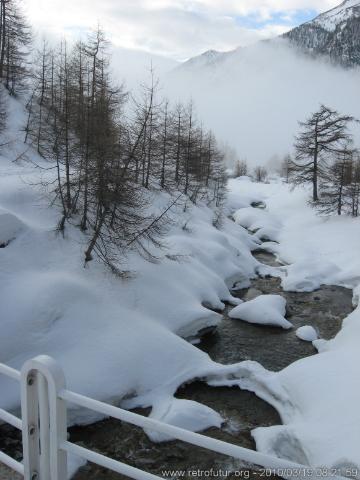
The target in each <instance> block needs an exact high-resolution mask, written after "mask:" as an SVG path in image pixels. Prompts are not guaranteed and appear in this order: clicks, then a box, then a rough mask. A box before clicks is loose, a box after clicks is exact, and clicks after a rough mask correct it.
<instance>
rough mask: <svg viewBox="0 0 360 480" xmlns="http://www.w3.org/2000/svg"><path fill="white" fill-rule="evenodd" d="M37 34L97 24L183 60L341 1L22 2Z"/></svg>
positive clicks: (246, 40)
mask: <svg viewBox="0 0 360 480" xmlns="http://www.w3.org/2000/svg"><path fill="white" fill-rule="evenodd" d="M24 3H25V6H26V14H27V16H28V18H29V20H30V22H31V24H32V25H33V26H34V27H35V31H37V32H38V33H39V34H40V35H41V34H42V33H43V32H47V33H48V34H49V33H50V34H54V35H59V34H60V35H64V34H65V35H70V36H73V35H75V36H78V35H79V33H80V32H84V31H86V30H87V29H89V27H92V26H95V25H96V24H97V23H100V24H101V25H102V27H103V28H104V30H105V31H106V33H107V35H108V37H109V38H110V40H111V41H112V42H113V43H114V44H115V45H117V46H119V47H124V48H130V49H136V50H143V51H146V52H150V53H153V54H160V55H163V56H166V57H170V58H173V59H176V60H184V59H186V58H189V57H191V56H194V55H197V54H199V53H202V52H204V51H205V50H208V49H218V50H229V49H232V48H235V47H237V46H240V45H247V44H250V43H253V42H254V41H256V40H258V39H259V38H266V37H270V36H274V35H277V34H280V33H282V32H284V31H286V30H288V29H290V28H291V27H293V26H295V25H298V24H299V23H302V22H304V21H306V20H308V19H311V18H312V17H314V16H315V15H316V14H317V13H319V12H321V11H325V10H328V9H329V8H332V7H334V6H336V5H337V4H338V3H340V0H24Z"/></svg>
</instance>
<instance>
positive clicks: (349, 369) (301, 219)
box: [214, 180, 360, 476]
mask: <svg viewBox="0 0 360 480" xmlns="http://www.w3.org/2000/svg"><path fill="white" fill-rule="evenodd" d="M232 187H233V188H236V189H237V185H236V184H234V183H233V184H232ZM241 194H244V196H245V197H246V198H248V197H249V196H259V197H262V198H263V199H264V201H265V202H266V205H267V209H266V211H264V212H263V213H262V214H260V215H262V216H263V218H262V221H263V222H265V221H266V219H265V218H264V215H266V213H268V214H269V215H271V218H273V217H275V218H277V219H278V221H279V222H280V223H281V229H280V231H279V236H278V240H279V244H278V245H277V246H276V247H275V248H274V252H275V253H276V254H277V256H278V258H279V259H280V260H281V261H282V262H283V263H284V264H288V265H287V266H285V267H282V268H281V269H279V270H278V274H279V275H280V276H281V277H282V285H283V287H284V289H286V290H295V291H312V290H314V289H316V288H319V286H320V285H322V284H327V285H329V284H337V285H342V286H347V287H350V288H353V290H354V306H356V305H358V303H359V298H360V255H359V245H358V244H359V238H360V220H359V219H353V218H349V217H337V216H334V217H331V218H327V219H323V218H321V217H319V216H317V215H316V213H315V212H314V211H313V210H312V209H311V208H310V207H309V205H308V203H307V199H308V197H309V194H310V192H309V191H308V189H300V188H298V189H296V190H294V191H291V190H290V188H289V187H288V185H286V184H283V183H281V182H280V181H279V180H278V181H274V182H272V183H270V184H268V185H266V184H254V183H252V182H242V184H241V191H240V189H237V193H233V195H234V196H236V195H238V196H241ZM246 215H247V213H246V212H245V214H242V213H241V211H240V212H239V213H237V214H236V217H237V218H241V219H243V218H245V216H246ZM256 215H258V214H256ZM246 218H248V217H246ZM271 221H272V220H271ZM267 246H268V247H269V249H270V250H271V249H272V248H273V246H272V244H271V245H269V244H267ZM264 248H266V246H265V245H264ZM237 308H239V307H237ZM300 332H301V334H302V336H303V334H304V329H301V330H300ZM297 333H299V331H298V332H297ZM305 333H306V337H307V338H309V339H310V335H308V334H309V333H310V332H309V330H308V327H306V332H305ZM312 335H313V332H312ZM313 344H314V346H316V348H317V349H318V351H319V354H317V355H314V356H311V357H307V358H304V359H302V360H299V361H297V362H295V363H293V364H292V365H290V366H289V367H287V368H285V369H284V370H282V371H281V372H276V373H274V372H269V371H267V370H265V369H264V368H263V367H261V365H259V364H257V363H254V362H244V363H243V364H242V365H241V366H240V367H238V371H237V372H234V373H233V378H232V379H229V381H228V384H229V385H239V386H240V387H241V388H246V389H248V390H251V391H253V392H255V393H256V394H257V395H259V396H260V397H261V398H263V399H264V400H266V401H267V402H269V403H271V404H272V405H273V406H274V407H275V408H276V409H277V410H278V412H279V414H280V416H281V419H282V422H283V423H284V425H279V426H273V427H268V428H258V429H256V430H254V431H253V432H252V434H253V436H254V438H255V441H256V446H257V449H258V450H259V451H261V452H264V453H267V454H270V455H276V456H278V457H282V458H287V459H291V460H293V461H297V462H299V463H302V464H308V465H311V466H314V467H315V466H323V465H326V466H327V467H333V468H339V469H340V470H341V472H343V474H344V475H345V474H346V475H352V476H356V472H355V475H354V471H352V472H350V471H349V468H350V469H351V467H354V466H355V467H356V468H357V476H359V471H360V453H359V452H360V451H359V445H360V428H359V425H360V409H359V404H360V372H359V365H360V348H359V345H360V307H358V308H357V309H356V310H355V311H354V312H353V313H352V314H351V315H349V316H348V317H347V318H346V319H345V320H344V322H343V327H342V330H341V331H340V333H339V334H338V335H337V336H336V338H335V339H333V340H331V341H325V340H315V341H314V342H313ZM235 377H236V379H235ZM214 383H215V384H219V381H218V380H214ZM347 469H348V470H347ZM346 470H347V471H346Z"/></svg>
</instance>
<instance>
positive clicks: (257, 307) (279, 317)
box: [229, 295, 292, 329]
mask: <svg viewBox="0 0 360 480" xmlns="http://www.w3.org/2000/svg"><path fill="white" fill-rule="evenodd" d="M285 313H286V300H285V298H284V297H282V296H281V295H260V296H258V297H256V298H254V299H253V300H250V301H248V302H245V303H242V304H241V305H238V306H237V307H236V308H234V309H233V310H231V312H230V313H229V317H230V318H236V319H239V320H243V321H245V322H248V323H256V324H259V325H272V326H274V327H282V328H285V329H289V328H291V327H292V324H291V323H290V322H288V321H287V320H286V319H285Z"/></svg>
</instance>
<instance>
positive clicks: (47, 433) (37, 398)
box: [21, 355, 67, 480]
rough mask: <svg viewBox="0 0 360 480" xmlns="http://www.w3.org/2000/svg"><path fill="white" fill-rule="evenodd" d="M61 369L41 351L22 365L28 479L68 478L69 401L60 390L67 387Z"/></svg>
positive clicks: (64, 479) (24, 437)
mask: <svg viewBox="0 0 360 480" xmlns="http://www.w3.org/2000/svg"><path fill="white" fill-rule="evenodd" d="M65 386H66V385H65V377H64V373H63V371H62V369H61V368H60V367H59V365H58V364H57V363H56V362H55V360H53V359H52V358H50V357H48V356H46V355H40V356H38V357H36V358H34V359H32V360H29V361H27V362H26V363H25V364H24V366H23V367H22V369H21V408H22V418H23V450H24V468H25V480H66V479H67V454H66V452H65V451H64V450H63V449H62V448H61V445H62V444H63V443H64V442H66V440H67V418H66V417H67V416H66V402H65V401H64V400H62V399H61V398H59V396H58V394H59V392H60V391H61V390H63V389H64V388H65Z"/></svg>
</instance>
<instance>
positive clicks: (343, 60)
mask: <svg viewBox="0 0 360 480" xmlns="http://www.w3.org/2000/svg"><path fill="white" fill-rule="evenodd" d="M284 38H286V39H287V40H289V41H290V43H291V44H292V45H294V46H295V47H297V48H300V49H301V50H303V51H305V52H309V53H311V54H312V55H321V56H325V57H329V58H330V59H331V61H333V62H335V63H339V64H340V65H343V66H345V67H350V66H354V65H360V1H359V0H345V1H344V2H343V3H341V4H340V5H339V6H338V7H335V8H333V9H332V10H329V11H328V12H325V13H323V14H321V15H319V16H318V17H317V18H315V19H314V20H312V21H311V22H307V23H305V24H303V25H300V26H299V27H297V28H295V29H293V30H291V31H290V32H288V33H286V34H284Z"/></svg>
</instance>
